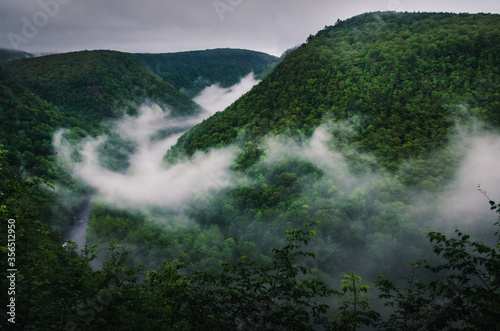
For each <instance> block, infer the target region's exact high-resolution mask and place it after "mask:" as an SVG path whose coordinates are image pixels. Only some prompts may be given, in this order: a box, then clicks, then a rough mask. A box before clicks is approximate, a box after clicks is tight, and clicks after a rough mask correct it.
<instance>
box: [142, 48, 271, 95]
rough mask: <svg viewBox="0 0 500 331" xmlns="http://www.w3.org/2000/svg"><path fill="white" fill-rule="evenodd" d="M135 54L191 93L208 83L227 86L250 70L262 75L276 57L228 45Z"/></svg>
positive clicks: (259, 75) (154, 70)
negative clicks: (217, 47) (194, 49)
mask: <svg viewBox="0 0 500 331" xmlns="http://www.w3.org/2000/svg"><path fill="white" fill-rule="evenodd" d="M136 55H137V57H138V58H139V59H140V60H141V62H142V63H144V64H145V65H146V66H147V67H148V68H149V69H150V70H151V71H152V72H154V73H155V74H157V75H158V76H160V77H161V78H163V79H164V80H165V81H167V82H169V83H171V84H172V85H174V86H175V87H176V88H177V89H179V90H181V91H183V92H184V93H186V94H187V95H188V96H191V97H193V96H195V95H196V94H198V93H199V92H200V91H201V90H203V88H205V87H207V86H209V85H211V84H216V83H218V84H220V86H221V87H230V86H232V85H234V84H236V83H237V82H238V81H239V80H240V79H241V77H243V76H246V75H247V74H249V73H250V72H253V73H254V74H255V75H256V77H257V78H258V79H262V78H263V77H265V76H266V75H267V74H268V73H269V72H270V71H271V70H272V68H274V66H275V65H276V64H277V63H278V61H279V59H278V58H276V57H274V56H271V55H268V54H265V53H261V52H255V51H248V50H244V49H229V48H226V49H210V50H204V51H189V52H179V53H164V54H136Z"/></svg>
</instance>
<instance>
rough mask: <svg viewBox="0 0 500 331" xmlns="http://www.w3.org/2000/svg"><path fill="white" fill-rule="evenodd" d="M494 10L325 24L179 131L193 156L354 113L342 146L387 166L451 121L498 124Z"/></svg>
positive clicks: (438, 137) (436, 137)
mask: <svg viewBox="0 0 500 331" xmlns="http://www.w3.org/2000/svg"><path fill="white" fill-rule="evenodd" d="M497 22H498V16H497V15H483V14H480V15H467V14H462V15H454V14H427V13H422V14H409V13H408V14H403V13H378V14H366V15H362V16H357V17H355V18H352V19H350V20H347V21H345V22H338V23H337V24H336V25H335V26H331V27H327V28H325V29H324V30H322V31H320V32H319V33H318V34H317V35H316V36H314V37H313V36H311V37H310V38H309V39H308V42H307V44H304V45H302V47H299V48H298V49H297V50H295V51H293V52H292V53H291V54H290V55H289V56H287V57H286V58H285V59H284V60H283V61H282V62H281V63H280V64H279V65H278V66H277V68H276V69H275V70H274V71H273V72H272V73H271V75H269V76H268V77H267V78H266V79H264V80H263V82H262V83H261V84H260V85H259V86H258V87H256V88H255V89H254V90H253V91H252V92H251V93H249V94H247V95H246V96H244V97H243V98H241V99H240V100H238V102H237V103H235V104H234V105H232V106H231V107H230V108H229V109H227V110H226V111H225V112H223V113H220V114H216V115H215V116H214V117H212V118H210V119H209V120H207V121H206V122H205V123H203V124H201V125H199V126H197V127H196V128H195V129H194V130H192V131H190V132H189V134H186V135H185V136H184V137H182V138H181V139H180V141H179V143H178V147H179V148H181V149H184V150H186V151H187V152H188V153H192V152H193V151H194V150H196V149H200V148H201V149H206V148H208V147H211V146H215V145H217V144H219V143H229V142H232V141H234V140H235V139H236V136H237V134H238V133H239V132H242V131H244V132H245V134H246V137H247V139H249V140H253V139H256V138H259V137H262V136H264V135H265V134H267V133H275V134H276V133H284V132H290V133H292V134H296V133H298V132H302V133H303V134H305V135H307V136H310V135H311V134H312V132H313V131H314V128H316V127H317V126H318V125H319V124H320V123H322V122H323V121H324V120H325V119H330V120H332V121H342V120H348V119H352V118H355V117H356V118H357V119H358V120H359V121H357V124H356V126H355V127H354V129H355V131H356V134H354V135H353V136H351V137H350V138H349V145H351V146H354V147H356V148H357V149H359V150H360V151H364V152H369V153H371V154H373V155H375V156H376V157H377V160H378V161H379V162H380V163H382V164H383V165H384V166H385V167H386V168H388V169H394V167H395V166H397V165H398V164H399V163H400V161H401V160H404V159H407V158H408V157H409V156H410V155H420V154H422V153H423V152H426V151H429V150H431V149H432V148H435V147H439V146H440V145H441V144H442V143H443V142H445V141H446V139H447V135H448V133H449V129H450V127H452V126H453V121H454V119H455V118H457V117H460V116H462V114H460V109H461V108H460V107H459V105H467V107H468V114H472V113H474V114H477V115H478V116H480V117H482V118H483V119H485V120H487V121H489V122H490V123H492V124H495V125H498V124H500V117H499V111H498V110H499V107H500V94H499V93H498V89H496V87H497V86H498V85H497V84H498V81H499V79H500V77H499V75H500V73H499V68H498V63H499V56H500V55H499V54H500V44H499V40H500V39H499V38H500V36H499V30H498V26H497Z"/></svg>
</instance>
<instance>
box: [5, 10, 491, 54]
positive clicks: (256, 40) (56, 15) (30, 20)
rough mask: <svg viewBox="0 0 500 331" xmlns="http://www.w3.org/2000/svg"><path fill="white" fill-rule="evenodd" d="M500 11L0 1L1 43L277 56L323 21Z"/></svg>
mask: <svg viewBox="0 0 500 331" xmlns="http://www.w3.org/2000/svg"><path fill="white" fill-rule="evenodd" d="M385 10H396V11H410V12H412V11H445V12H471V13H477V12H488V13H500V1H498V0H474V1H472V0H440V1H437V0H351V1H337V0H0V47H2V48H11V49H20V50H23V51H27V52H32V53H40V52H42V53H43V52H68V51H77V50H82V49H114V50H120V51H125V52H152V53H158V52H177V51H184V50H196V49H209V48H220V47H230V48H245V49H252V50H258V51H263V52H266V53H269V54H273V55H280V54H281V53H282V52H283V51H285V50H286V49H287V48H290V47H293V46H296V45H299V44H301V43H303V42H304V41H305V40H306V38H307V37H308V36H309V35H310V34H315V33H316V32H317V31H318V30H320V29H322V28H323V27H324V26H325V25H332V24H334V23H335V22H336V21H337V19H339V18H340V19H346V18H349V17H352V16H355V15H358V14H362V13H365V12H370V11H385Z"/></svg>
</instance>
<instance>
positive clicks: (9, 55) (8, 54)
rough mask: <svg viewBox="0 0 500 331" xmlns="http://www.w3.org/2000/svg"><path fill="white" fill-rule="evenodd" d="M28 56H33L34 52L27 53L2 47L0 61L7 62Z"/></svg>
mask: <svg viewBox="0 0 500 331" xmlns="http://www.w3.org/2000/svg"><path fill="white" fill-rule="evenodd" d="M28 57H33V54H30V53H26V52H23V51H16V50H12V49H4V48H0V62H7V61H11V60H17V59H25V58H28Z"/></svg>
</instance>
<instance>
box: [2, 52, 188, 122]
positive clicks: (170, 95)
mask: <svg viewBox="0 0 500 331" xmlns="http://www.w3.org/2000/svg"><path fill="white" fill-rule="evenodd" d="M3 69H4V70H5V71H6V72H7V73H8V74H9V75H10V76H11V77H13V78H15V79H16V80H17V81H18V82H19V83H20V84H22V85H24V86H26V87H27V88H29V89H30V90H31V91H32V92H34V93H36V94H38V95H39V96H41V97H42V98H44V99H46V100H47V101H49V102H51V103H53V104H54V105H57V106H58V107H59V108H60V109H61V111H62V112H63V113H64V114H66V115H67V116H74V117H77V118H81V119H85V120H87V121H88V120H92V121H101V120H103V119H109V118H115V117H117V116H119V115H121V114H122V112H123V111H124V110H133V109H135V108H136V107H137V106H138V105H139V104H140V103H142V102H144V100H146V99H150V100H151V101H154V102H157V103H159V104H164V105H166V106H169V107H170V108H171V110H172V113H174V114H178V115H188V114H192V113H194V112H196V111H197V109H198V107H197V105H196V104H195V103H194V102H193V101H191V100H190V99H189V98H187V97H186V96H184V95H183V94H182V93H180V92H179V91H178V90H177V89H175V88H174V87H173V86H172V85H171V84H169V83H166V82H165V81H163V80H162V79H161V78H159V77H158V76H156V75H154V74H152V73H151V72H150V71H148V70H146V68H145V67H144V66H143V65H142V64H141V63H140V62H139V60H138V59H137V58H136V57H135V56H134V55H132V54H127V53H121V52H114V51H82V52H75V53H65V54H56V55H49V56H43V57H38V58H33V59H24V60H17V61H12V62H8V63H6V64H4V65H3Z"/></svg>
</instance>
